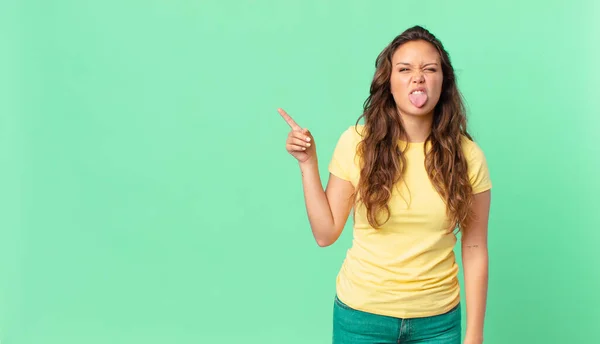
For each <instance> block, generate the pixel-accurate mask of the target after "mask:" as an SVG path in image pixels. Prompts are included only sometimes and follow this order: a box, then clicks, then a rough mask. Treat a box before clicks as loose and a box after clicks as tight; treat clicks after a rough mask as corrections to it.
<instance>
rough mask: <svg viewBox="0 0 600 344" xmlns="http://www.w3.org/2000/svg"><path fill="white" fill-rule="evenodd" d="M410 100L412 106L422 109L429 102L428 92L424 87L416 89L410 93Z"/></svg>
mask: <svg viewBox="0 0 600 344" xmlns="http://www.w3.org/2000/svg"><path fill="white" fill-rule="evenodd" d="M408 100H410V102H411V104H412V105H414V106H416V107H418V108H421V107H423V105H425V103H426V102H427V91H426V89H425V88H423V87H419V88H416V89H414V90H412V91H411V92H410V94H409V95H408Z"/></svg>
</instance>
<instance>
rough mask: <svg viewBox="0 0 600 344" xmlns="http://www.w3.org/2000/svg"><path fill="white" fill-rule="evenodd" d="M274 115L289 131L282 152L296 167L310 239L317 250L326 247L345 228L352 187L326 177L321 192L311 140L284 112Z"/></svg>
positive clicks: (332, 177)
mask: <svg viewBox="0 0 600 344" xmlns="http://www.w3.org/2000/svg"><path fill="white" fill-rule="evenodd" d="M278 111H279V113H280V114H281V116H282V117H283V118H284V119H285V121H286V122H287V123H288V125H289V126H290V127H291V131H290V133H289V134H288V138H287V140H286V150H287V151H288V152H289V153H290V155H292V156H293V157H294V158H296V160H298V164H299V166H300V171H301V173H302V186H303V190H304V201H305V205H306V212H307V214H308V220H309V223H310V227H311V230H312V233H313V236H314V238H315V240H316V242H317V244H318V245H319V246H321V247H325V246H329V245H331V244H333V243H334V242H335V241H336V240H337V239H338V238H339V237H340V235H341V233H342V230H343V229H344V226H345V225H346V221H347V220H348V216H349V214H350V211H351V209H352V204H353V199H352V195H353V193H354V187H353V186H352V184H351V183H350V182H348V181H346V180H343V179H341V178H338V177H336V176H335V175H333V174H330V175H329V180H328V182H327V187H326V188H325V190H323V186H322V185H323V184H322V182H321V177H320V175H319V163H318V159H317V154H316V147H315V143H314V138H313V137H312V135H311V133H310V131H308V130H307V129H302V128H301V127H300V126H299V125H298V124H296V122H295V121H294V120H293V119H292V118H291V117H290V116H289V115H288V114H287V113H286V112H285V111H284V110H282V109H279V110H278Z"/></svg>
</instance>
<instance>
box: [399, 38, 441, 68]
mask: <svg viewBox="0 0 600 344" xmlns="http://www.w3.org/2000/svg"><path fill="white" fill-rule="evenodd" d="M439 61H440V54H439V53H438V51H437V49H436V48H435V47H434V46H433V44H431V43H429V42H425V41H410V42H406V43H404V44H402V45H401V46H400V47H398V48H397V49H396V51H395V52H394V54H393V55H392V64H396V63H398V62H407V63H415V64H419V63H431V62H439Z"/></svg>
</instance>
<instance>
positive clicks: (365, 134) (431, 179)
mask: <svg viewBox="0 0 600 344" xmlns="http://www.w3.org/2000/svg"><path fill="white" fill-rule="evenodd" d="M279 112H280V114H281V115H282V116H283V118H284V119H285V120H286V121H287V122H288V124H289V125H290V126H291V128H292V130H291V132H290V133H289V135H288V138H287V142H286V149H287V150H288V152H289V153H290V154H291V155H292V156H293V157H294V158H296V159H297V160H298V162H299V166H300V170H301V172H302V183H303V188H304V195H305V201H306V209H307V212H308V218H309V222H310V226H311V229H312V233H313V235H314V237H315V240H316V242H317V244H318V245H319V246H328V245H331V244H333V243H334V242H335V241H336V240H337V239H338V238H339V236H340V234H341V232H342V229H343V228H344V226H345V224H346V221H347V219H348V216H349V214H350V211H351V210H352V209H353V208H354V213H353V217H354V231H353V235H354V240H353V243H352V247H351V248H350V249H349V250H348V252H347V255H346V258H345V260H344V262H343V264H342V267H341V269H340V271H339V274H338V276H337V280H336V297H335V300H334V301H335V302H334V311H333V315H334V316H333V318H334V319H333V342H334V343H345V344H346V343H437V344H446V343H448V344H450V343H452V344H454V343H461V331H462V329H461V303H460V286H459V283H458V277H457V274H458V266H457V264H456V262H455V256H454V251H453V248H454V246H455V243H456V241H457V236H456V234H457V231H455V230H458V231H459V232H460V233H461V236H460V237H461V247H462V260H463V269H464V277H465V278H464V280H465V292H466V294H465V296H466V314H467V321H466V326H467V327H466V335H465V341H464V342H463V343H469V344H471V343H482V342H483V320H484V314H485V308H486V296H487V276H488V252H487V226H488V213H489V208H490V189H491V182H490V178H489V172H488V169H487V164H486V160H485V156H484V154H483V152H482V150H481V149H480V148H479V146H478V145H477V144H476V143H474V142H473V141H472V139H471V136H470V135H469V134H468V132H467V129H466V115H465V109H464V106H463V102H462V99H461V95H460V93H459V90H458V88H457V85H456V79H455V75H454V70H453V67H452V65H451V63H450V59H449V56H448V53H447V52H446V50H445V49H444V47H443V46H442V43H441V42H440V41H439V40H438V39H437V38H436V37H435V36H434V35H432V34H431V33H430V32H428V31H427V30H425V29H424V28H422V27H420V26H415V27H412V28H410V29H408V30H406V31H405V32H403V33H402V34H401V35H399V36H398V37H396V38H395V39H394V40H393V41H392V42H391V43H390V44H389V45H388V46H387V47H386V48H385V49H384V50H383V51H382V52H381V54H380V55H379V56H378V58H377V61H376V71H375V75H374V78H373V81H372V83H371V89H370V95H369V97H368V98H367V100H366V102H365V105H364V113H363V115H361V116H360V118H359V121H360V119H361V118H364V125H359V124H358V122H357V123H356V125H353V126H351V127H349V128H348V129H347V130H346V131H344V132H343V134H342V135H341V137H340V139H339V141H338V143H337V146H336V148H335V151H334V153H333V157H332V159H331V161H330V163H329V172H330V177H329V181H328V184H327V187H326V189H325V190H323V188H322V186H321V185H322V184H321V179H320V176H319V172H318V161H317V156H316V153H315V151H316V150H315V142H314V138H313V136H312V135H311V134H310V132H309V131H308V130H306V129H303V128H301V127H300V126H299V125H298V124H296V122H295V121H294V120H293V119H292V118H291V117H290V116H289V115H288V114H287V113H286V112H285V111H284V110H282V109H279Z"/></svg>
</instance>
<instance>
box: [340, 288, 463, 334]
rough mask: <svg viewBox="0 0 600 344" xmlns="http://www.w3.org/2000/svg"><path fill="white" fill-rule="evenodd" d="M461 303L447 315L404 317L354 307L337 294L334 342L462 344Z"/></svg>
mask: <svg viewBox="0 0 600 344" xmlns="http://www.w3.org/2000/svg"><path fill="white" fill-rule="evenodd" d="M460 308H461V306H460V304H459V305H457V306H456V307H454V308H453V309H452V310H450V311H449V312H447V313H445V314H441V315H435V316H431V317H423V318H411V319H401V318H394V317H389V316H383V315H377V314H372V313H367V312H363V311H359V310H356V309H353V308H351V307H349V306H348V305H346V304H345V303H343V302H342V301H340V299H338V298H337V296H336V297H335V300H334V308H333V344H398V343H401V344H461V310H460Z"/></svg>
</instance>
